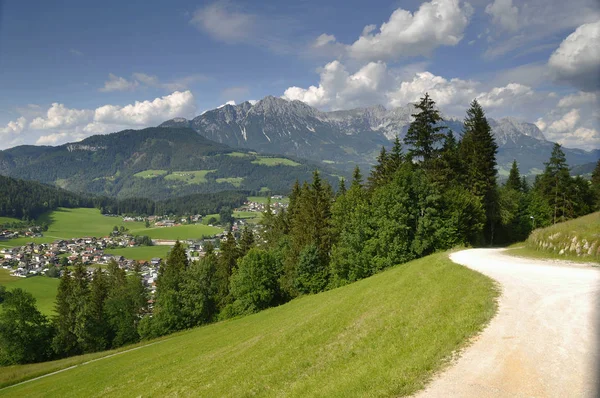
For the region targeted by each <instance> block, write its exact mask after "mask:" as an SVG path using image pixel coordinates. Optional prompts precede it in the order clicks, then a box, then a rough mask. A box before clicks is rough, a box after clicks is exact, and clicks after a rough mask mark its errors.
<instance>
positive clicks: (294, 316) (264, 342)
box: [0, 253, 498, 397]
mask: <svg viewBox="0 0 600 398" xmlns="http://www.w3.org/2000/svg"><path fill="white" fill-rule="evenodd" d="M497 295H498V292H497V289H496V287H495V284H494V282H493V281H492V280H490V279H489V278H487V277H485V276H483V275H481V274H479V273H476V272H474V271H471V270H469V269H467V268H464V267H461V266H459V265H456V264H454V263H452V262H451V261H450V260H449V259H448V256H447V253H441V254H436V255H433V256H429V257H426V258H423V259H420V260H417V261H413V262H410V263H407V264H404V265H401V266H397V267H395V268H393V269H391V270H388V271H386V272H382V273H381V274H378V275H375V276H373V277H371V278H368V279H365V280H362V281H360V282H357V283H354V284H351V285H348V286H345V287H342V288H339V289H335V290H332V291H328V292H325V293H321V294H318V295H313V296H306V297H302V298H299V299H296V300H294V301H292V302H290V303H288V304H285V305H282V306H280V307H277V308H272V309H269V310H266V311H263V312H261V313H258V314H254V315H251V316H247V317H243V318H238V319H234V320H229V321H225V322H220V323H217V324H213V325H209V326H205V327H201V328H197V329H193V330H191V331H189V332H185V333H181V334H179V335H175V336H173V337H172V338H170V339H168V340H166V341H164V342H162V343H160V344H156V345H153V346H149V347H143V348H140V349H138V350H136V351H132V352H127V353H124V354H122V355H118V356H114V357H110V358H107V359H104V360H100V361H96V362H93V363H90V364H87V365H85V366H80V367H77V368H75V369H71V370H68V371H65V372H62V373H59V374H55V375H52V376H49V377H47V378H42V379H39V380H36V381H33V382H31V383H26V384H22V385H19V386H14V387H11V388H9V389H5V390H1V391H0V395H4V396H40V395H52V396H81V397H89V396H165V395H170V396H206V397H221V396H229V397H245V396H290V397H311V396H319V397H322V396H326V397H348V396H400V395H409V394H411V393H414V392H415V391H417V390H419V389H421V388H422V387H423V386H424V384H425V383H426V382H427V381H428V380H429V379H430V377H431V376H432V375H433V374H434V373H435V372H436V371H438V370H439V369H440V368H441V367H442V366H444V364H445V363H447V359H448V358H449V357H450V356H451V354H452V353H453V352H455V351H456V350H457V349H460V348H461V347H463V346H464V345H465V343H466V342H467V341H468V339H469V337H471V336H473V335H474V334H476V333H478V332H479V331H480V330H482V328H483V327H484V325H485V324H486V323H487V322H488V321H489V320H490V319H491V317H492V316H493V314H494V312H495V308H496V305H495V298H496V297H497ZM76 361H77V360H76V359H72V360H71V362H70V363H71V364H72V363H76ZM82 362H83V360H82ZM61 366H62V367H66V366H68V365H67V364H64V363H61V364H57V363H56V362H51V363H48V364H37V365H24V366H20V367H12V368H10V369H7V372H8V371H9V372H10V375H8V376H6V375H2V376H0V380H2V382H3V383H4V384H11V383H15V382H17V381H18V380H22V379H23V378H27V377H33V376H34V375H39V374H42V373H43V372H44V367H46V371H47V372H51V371H55V370H57V369H60V368H61ZM32 369H34V370H32ZM0 372H1V371H0Z"/></svg>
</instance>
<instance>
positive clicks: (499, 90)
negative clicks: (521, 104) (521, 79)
mask: <svg viewBox="0 0 600 398" xmlns="http://www.w3.org/2000/svg"><path fill="white" fill-rule="evenodd" d="M533 94H534V93H533V90H532V89H531V87H529V86H525V85H522V84H518V83H509V84H507V85H506V86H504V87H494V88H493V89H491V90H490V91H489V92H487V93H485V94H481V95H479V96H478V97H477V99H478V101H479V102H480V104H481V106H483V107H484V108H497V107H501V106H506V105H508V104H511V105H514V104H515V102H514V101H515V99H519V100H520V101H522V100H523V99H525V98H531V97H533Z"/></svg>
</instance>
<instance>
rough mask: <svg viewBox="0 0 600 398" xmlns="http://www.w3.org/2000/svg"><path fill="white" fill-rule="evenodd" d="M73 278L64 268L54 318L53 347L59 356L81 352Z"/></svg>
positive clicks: (57, 293)
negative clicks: (74, 307) (76, 321)
mask: <svg viewBox="0 0 600 398" xmlns="http://www.w3.org/2000/svg"><path fill="white" fill-rule="evenodd" d="M72 297H73V280H72V278H71V274H70V273H69V270H68V269H67V268H64V269H63V270H62V275H61V277H60V282H59V284H58V289H57V292H56V302H55V305H54V311H55V312H56V315H55V317H54V318H53V320H52V323H53V325H54V329H55V330H56V334H55V335H54V339H53V341H52V348H53V349H54V352H55V353H56V354H57V355H59V356H71V355H77V354H80V353H81V349H80V347H79V344H78V343H77V336H76V335H75V314H74V312H73V310H72V306H71V300H72Z"/></svg>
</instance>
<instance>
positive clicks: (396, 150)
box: [386, 135, 404, 180]
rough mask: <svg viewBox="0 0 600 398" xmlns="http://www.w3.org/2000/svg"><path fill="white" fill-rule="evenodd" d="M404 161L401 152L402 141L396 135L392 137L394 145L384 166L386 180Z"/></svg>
mask: <svg viewBox="0 0 600 398" xmlns="http://www.w3.org/2000/svg"><path fill="white" fill-rule="evenodd" d="M402 163H404V155H403V154H402V143H401V142H400V138H398V135H396V138H395V139H394V145H393V146H392V150H391V151H390V154H389V156H388V159H387V165H386V166H387V167H386V180H389V179H390V178H391V177H392V176H393V175H394V174H395V173H396V171H398V170H399V169H400V167H402Z"/></svg>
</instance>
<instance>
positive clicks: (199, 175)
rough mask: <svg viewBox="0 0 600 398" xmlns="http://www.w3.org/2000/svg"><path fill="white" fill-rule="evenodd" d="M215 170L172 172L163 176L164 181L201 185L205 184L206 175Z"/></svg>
mask: <svg viewBox="0 0 600 398" xmlns="http://www.w3.org/2000/svg"><path fill="white" fill-rule="evenodd" d="M213 171H215V170H190V171H174V172H172V173H171V174H169V175H167V176H165V180H170V181H183V182H185V183H187V184H202V183H204V182H206V175H207V174H208V173H212V172H213Z"/></svg>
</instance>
